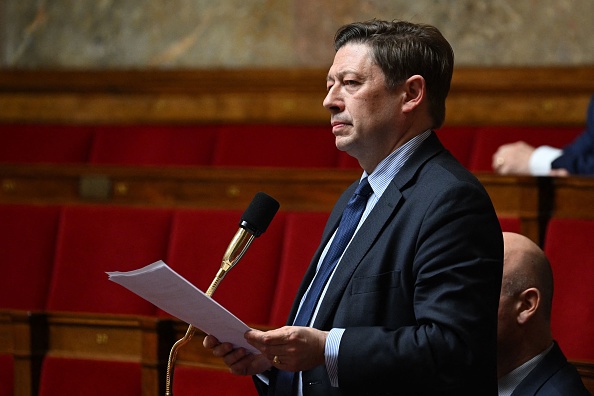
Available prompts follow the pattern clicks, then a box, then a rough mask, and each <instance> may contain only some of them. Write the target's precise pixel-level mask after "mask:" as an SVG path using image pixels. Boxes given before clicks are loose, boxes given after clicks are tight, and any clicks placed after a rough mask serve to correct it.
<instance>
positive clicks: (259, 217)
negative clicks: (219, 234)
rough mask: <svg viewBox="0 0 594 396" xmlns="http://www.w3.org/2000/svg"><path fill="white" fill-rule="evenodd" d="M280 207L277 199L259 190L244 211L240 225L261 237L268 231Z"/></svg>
mask: <svg viewBox="0 0 594 396" xmlns="http://www.w3.org/2000/svg"><path fill="white" fill-rule="evenodd" d="M279 207H280V204H279V203H278V201H277V200H276V199H274V198H272V197H271V196H270V195H268V194H266V193H263V192H259V193H257V194H256V195H255V196H254V199H252V202H250V205H249V206H248V207H247V209H246V210H245V212H243V215H242V216H241V220H240V222H239V226H240V227H241V228H244V229H246V230H247V231H249V232H250V233H251V234H253V235H254V236H255V237H259V236H260V235H262V234H263V233H264V231H266V229H267V228H268V226H269V225H270V222H271V221H272V218H273V217H274V215H275V214H276V212H277V211H278V208H279Z"/></svg>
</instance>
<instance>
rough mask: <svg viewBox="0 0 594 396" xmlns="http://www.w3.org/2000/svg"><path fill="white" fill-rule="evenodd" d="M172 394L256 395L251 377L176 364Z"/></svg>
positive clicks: (198, 395) (182, 395) (199, 395)
mask: <svg viewBox="0 0 594 396" xmlns="http://www.w3.org/2000/svg"><path fill="white" fill-rule="evenodd" d="M173 394H174V395H180V396H184V395H186V396H189V395H196V396H202V395H204V396H210V395H216V396H257V395H258V392H256V388H255V386H254V382H253V380H252V377H250V376H238V375H233V374H231V373H229V372H227V371H222V370H214V369H207V368H201V367H189V366H178V367H176V368H175V377H174V379H173Z"/></svg>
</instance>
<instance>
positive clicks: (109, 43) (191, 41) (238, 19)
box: [0, 0, 594, 69]
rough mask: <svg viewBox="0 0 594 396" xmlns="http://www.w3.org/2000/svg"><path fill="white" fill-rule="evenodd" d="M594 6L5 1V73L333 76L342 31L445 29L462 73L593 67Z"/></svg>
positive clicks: (550, 1)
mask: <svg viewBox="0 0 594 396" xmlns="http://www.w3.org/2000/svg"><path fill="white" fill-rule="evenodd" d="M592 16H594V1H592V0H492V1H489V0H415V1H409V0H341V1H320V0H52V1H50V0H2V1H1V2H0V67H3V68H25V69H43V68H45V69H60V68H75V69H109V68H128V69H129V68H266V67H281V68H283V67H327V66H329V65H330V63H331V60H332V57H333V53H334V51H333V49H332V38H333V36H334V33H335V31H336V29H337V28H338V27H339V26H341V25H342V24H344V23H348V22H351V21H354V20H366V19H370V18H381V19H405V20H411V21H414V22H424V23H430V24H433V25H435V26H437V27H438V28H439V29H440V30H441V31H442V32H443V33H444V35H445V36H446V37H447V38H448V40H449V41H450V42H451V43H452V46H453V47H454V51H455V53H456V63H457V65H464V66H489V65H498V66H499V65H514V66H515V65H518V66H522V65H535V66H541V65H588V64H594V39H593V37H594V23H592Z"/></svg>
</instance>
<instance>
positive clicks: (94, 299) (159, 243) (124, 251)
mask: <svg viewBox="0 0 594 396" xmlns="http://www.w3.org/2000/svg"><path fill="white" fill-rule="evenodd" d="M170 221H171V212H170V211H169V210H165V209H154V208H134V207H125V206H93V205H88V206H70V207H65V208H64V210H63V213H62V218H61V224H60V231H59V235H58V242H57V248H56V261H55V267H54V273H53V278H52V282H51V288H50V293H49V298H48V300H47V306H46V308H47V309H48V310H50V311H76V312H93V313H109V314H114V313H115V314H137V315H154V314H156V309H155V307H154V306H153V305H152V304H150V303H149V302H147V301H146V300H143V299H142V298H140V297H138V296H137V295H135V294H133V293H132V292H130V291H128V290H126V289H125V288H123V287H121V286H120V285H117V284H115V283H113V282H110V281H108V278H107V275H106V274H105V272H106V271H129V270H133V269H137V268H140V267H143V266H145V265H148V264H150V263H152V262H154V261H157V260H160V259H163V258H164V257H165V256H166V254H167V240H168V233H169V227H170Z"/></svg>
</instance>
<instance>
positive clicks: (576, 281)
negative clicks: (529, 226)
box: [544, 218, 594, 361]
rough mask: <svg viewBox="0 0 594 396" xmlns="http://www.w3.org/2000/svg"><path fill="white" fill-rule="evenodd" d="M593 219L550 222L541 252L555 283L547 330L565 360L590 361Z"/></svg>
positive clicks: (593, 341)
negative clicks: (549, 331)
mask: <svg viewBox="0 0 594 396" xmlns="http://www.w3.org/2000/svg"><path fill="white" fill-rule="evenodd" d="M593 241H594V220H581V219H560V218H553V219H551V220H550V222H549V224H548V228H547V233H546V237H545V245H544V250H545V253H546V254H547V256H548V257H549V260H550V262H551V267H552V269H553V276H554V280H555V290H554V295H553V313H552V319H551V327H552V330H553V337H554V338H555V339H556V340H557V341H558V342H559V345H560V346H561V349H563V352H564V353H565V355H566V356H567V358H568V359H572V360H591V361H594V336H593V335H594V249H592V242H593Z"/></svg>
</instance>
